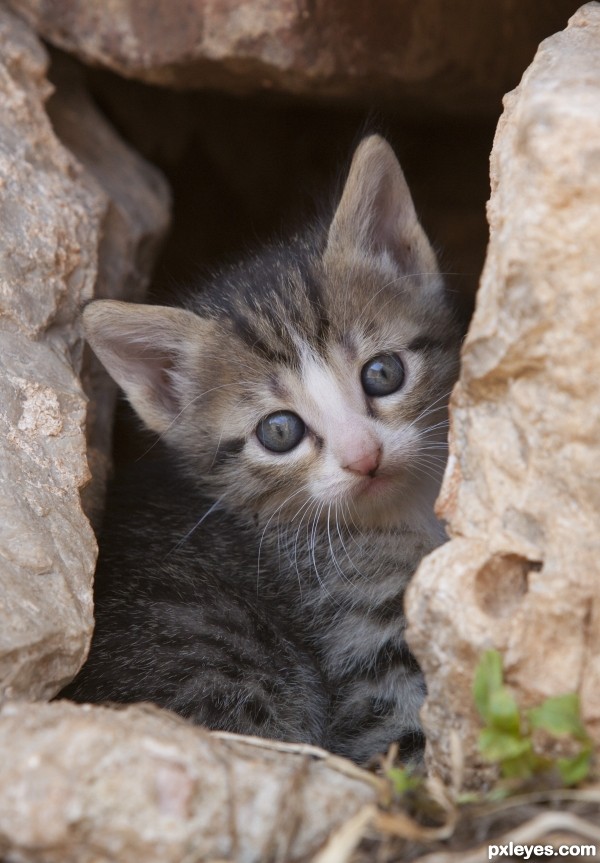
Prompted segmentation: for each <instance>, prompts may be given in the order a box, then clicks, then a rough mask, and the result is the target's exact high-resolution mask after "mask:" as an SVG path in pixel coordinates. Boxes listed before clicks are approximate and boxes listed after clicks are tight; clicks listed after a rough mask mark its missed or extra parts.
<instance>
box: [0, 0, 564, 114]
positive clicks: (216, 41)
mask: <svg viewBox="0 0 600 863" xmlns="http://www.w3.org/2000/svg"><path fill="white" fill-rule="evenodd" d="M10 5H11V6H12V7H13V9H15V10H16V11H18V12H19V13H20V14H22V15H23V16H24V17H25V18H26V19H27V20H28V21H29V22H30V23H31V25H32V26H33V27H34V28H35V29H36V30H37V31H38V32H39V33H40V34H41V35H42V36H44V38H46V39H48V40H49V41H50V42H52V43H53V44H55V45H56V46H58V47H61V48H64V49H66V50H67V51H71V52H73V53H75V54H76V55H77V56H78V57H79V58H80V59H82V60H84V61H85V62H88V63H92V64H100V65H102V66H105V67H107V68H109V69H112V70H114V71H116V72H119V73H120V74H122V75H125V76H128V77H133V78H139V79H141V80H144V81H147V82H149V83H153V84H163V85H168V86H176V87H200V88H204V89H205V88H213V89H222V90H227V91H232V92H237V93H240V92H254V91H257V90H268V89H275V90H278V91H283V92H288V93H296V94H301V95H316V96H319V97H334V98H349V99H351V100H357V99H360V100H362V101H363V102H365V101H367V102H369V104H370V103H371V102H372V101H373V100H375V101H379V102H382V101H383V102H387V103H388V104H393V105H395V106H396V108H397V106H398V103H399V102H401V101H403V102H404V103H405V104H407V103H410V104H411V105H412V106H413V107H415V108H416V109H417V110H418V111H419V112H421V113H422V112H423V109H424V108H428V109H431V108H434V109H435V110H441V111H443V112H444V113H447V112H448V111H451V112H460V113H465V112H468V113H472V112H473V111H480V112H484V113H488V112H489V111H490V106H492V107H491V110H492V111H493V112H494V113H495V110H496V104H498V103H499V101H500V97H501V96H502V94H503V93H505V92H506V90H507V89H509V88H510V87H512V86H514V83H515V82H516V80H518V76H519V75H520V73H521V71H522V70H523V69H524V67H525V65H526V64H527V63H528V62H529V60H530V58H531V56H532V54H533V52H534V50H535V48H536V46H537V44H538V42H539V41H540V39H542V38H543V37H544V36H546V35H548V34H550V33H552V32H554V31H555V30H557V29H558V28H559V27H562V26H564V23H565V21H566V19H567V17H568V15H569V14H571V13H572V12H574V11H575V9H576V8H577V3H576V2H575V0H554V2H553V3H552V4H550V5H549V4H544V5H540V4H539V3H538V2H536V0H527V2H521V3H520V4H518V8H516V7H515V4H514V3H513V2H512V0H495V2H494V3H493V4H489V3H484V4H477V3H473V2H472V0H461V2H459V3H453V4H449V3H445V2H444V0H386V2H379V3H376V4H374V3H372V2H369V0H344V2H342V0H336V2H328V3H310V2H308V0H302V2H298V0H251V2H245V3H243V4H240V3H238V2H234V0H216V2H210V3H209V2H207V0H159V2H154V3H152V4H151V6H150V5H144V4H139V3H137V2H135V0H113V2H111V3H110V4H104V5H103V4H98V3H81V2H79V0H61V3H60V4H59V5H56V4H52V3H48V2H46V0H10Z"/></svg>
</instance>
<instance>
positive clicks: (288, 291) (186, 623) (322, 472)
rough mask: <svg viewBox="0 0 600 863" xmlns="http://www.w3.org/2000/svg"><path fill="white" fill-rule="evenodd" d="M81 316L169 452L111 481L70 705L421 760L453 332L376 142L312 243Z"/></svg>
mask: <svg viewBox="0 0 600 863" xmlns="http://www.w3.org/2000/svg"><path fill="white" fill-rule="evenodd" d="M84 322H85V330H86V334H87V337H88V340H89V342H90V343H91V345H92V347H93V349H94V351H95V352H96V353H97V355H98V357H99V358H100V359H101V360H102V362H103V363H104V365H105V366H106V368H107V369H108V370H109V372H110V373H111V375H112V376H113V377H114V379H115V380H116V381H117V383H119V384H120V386H121V387H122V388H123V390H124V391H125V393H126V395H127V396H128V398H129V400H130V402H131V404H132V405H133V407H134V408H135V410H136V411H137V413H138V414H139V416H140V417H141V418H142V420H143V421H144V422H145V423H146V424H147V426H149V427H150V428H151V429H153V430H154V431H155V432H158V434H159V435H160V437H161V439H162V441H163V442H164V443H165V445H166V449H165V452H164V453H163V454H162V455H161V458H160V460H159V462H158V463H157V464H152V465H150V466H149V465H147V464H146V463H145V462H143V461H142V462H140V463H138V464H137V465H134V466H133V468H132V470H131V471H130V473H129V474H126V475H124V476H123V477H121V478H120V479H118V480H117V482H116V483H115V484H114V486H113V490H112V494H111V497H110V499H109V502H108V505H107V517H106V523H105V526H104V532H103V535H102V539H101V554H100V560H99V564H98V572H97V587H96V630H95V633H94V639H93V644H92V648H91V653H90V656H89V659H88V661H87V664H86V665H85V666H84V668H83V669H82V671H81V672H80V674H79V676H78V677H77V678H76V679H75V681H74V682H73V683H72V684H71V685H70V686H69V687H67V689H66V690H65V691H64V694H66V695H68V696H69V697H72V698H75V699H77V700H92V701H98V700H112V701H128V702H130V701H140V700H144V699H145V700H150V701H154V702H156V703H157V704H160V705H162V706H164V707H168V708H171V709H172V710H175V711H177V712H178V713H180V714H182V715H183V716H186V717H188V718H189V719H191V720H192V721H194V722H197V723H202V724H206V725H208V726H209V727H211V728H221V729H228V730H231V731H236V732H240V733H249V734H258V735H263V736H268V737H272V738H281V739H285V740H295V741H304V742H311V743H315V744H319V745H322V746H325V747H328V748H329V749H331V750H332V751H334V752H337V753H341V754H343V755H346V756H349V757H350V758H353V759H354V760H356V761H358V762H366V761H367V760H368V759H370V758H371V757H372V756H373V755H375V754H376V753H379V752H383V751H385V750H386V749H387V748H388V746H389V745H390V744H391V743H392V742H394V741H398V742H399V743H400V749H401V753H402V754H403V755H404V756H406V757H409V756H411V755H414V753H415V752H417V751H418V750H419V749H420V747H422V743H423V739H422V734H421V731H420V723H419V708H420V706H421V703H422V700H423V697H424V692H425V686H424V681H423V677H422V675H421V673H420V671H419V668H418V666H417V663H416V661H415V659H414V658H413V657H412V655H411V654H410V652H409V650H408V648H407V646H406V643H405V641H404V629H405V619H404V614H403V597H404V591H405V588H406V586H407V584H408V582H409V579H410V577H411V575H412V573H413V572H414V570H415V568H416V566H417V565H418V563H419V561H420V560H421V558H422V557H423V556H424V555H425V554H427V553H428V552H429V551H431V550H432V549H433V548H434V547H436V546H437V545H439V543H440V542H442V541H443V538H444V534H443V530H442V528H441V527H440V525H439V523H438V522H437V520H436V519H435V516H434V514H433V501H434V499H435V497H436V494H437V491H438V487H439V482H440V479H441V474H442V471H443V468H444V464H445V458H446V427H447V400H448V396H449V391H450V389H451V387H452V384H453V382H454V380H455V377H456V374H457V366H458V348H459V343H460V331H459V327H458V325H457V323H456V320H455V317H454V315H453V313H452V311H451V309H450V308H449V305H448V303H447V300H446V297H445V294H444V287H443V282H442V278H441V276H440V274H439V271H438V267H437V263H436V259H435V255H434V253H433V251H432V248H431V246H430V244H429V242H428V240H427V238H426V236H425V234H424V232H423V229H422V228H421V226H420V224H419V222H418V220H417V216H416V214H415V210H414V206H413V203H412V200H411V196H410V193H409V190H408V187H407V185H406V181H405V179H404V175H403V173H402V170H401V168H400V166H399V164H398V162H397V160H396V158H395V156H394V154H393V152H392V150H391V148H390V147H389V145H388V144H387V143H386V142H385V141H384V140H383V139H382V138H380V137H378V136H371V137H368V138H366V139H364V140H363V141H362V143H361V144H360V145H359V147H358V148H357V150H356V153H355V155H354V158H353V161H352V165H351V168H350V172H349V176H348V179H347V181H346V184H345V187H344V189H343V193H342V196H341V200H340V202H339V204H338V206H337V209H336V211H335V214H334V216H333V219H332V220H331V222H330V224H329V225H328V226H327V227H325V228H321V229H319V228H318V227H317V228H314V229H312V230H310V231H307V232H306V234H305V235H304V236H301V237H297V238H295V239H294V240H292V241H291V242H289V243H285V244H280V245H273V246H271V247H269V248H267V249H265V250H264V251H263V252H262V253H261V254H259V255H257V256H256V257H255V258H254V259H252V260H250V261H246V262H244V263H243V264H242V265H240V266H238V267H236V268H233V269H230V270H228V271H226V272H224V273H221V274H220V275H219V276H218V277H217V278H215V279H214V281H212V282H211V283H209V284H207V285H205V286H204V288H203V290H202V291H201V292H199V293H194V294H193V295H190V296H189V297H188V298H187V301H186V302H185V304H184V308H165V307H158V306H146V305H130V304H127V303H122V302H116V301H111V300H100V301H97V302H93V303H91V304H90V305H89V306H88V307H87V308H86V310H85V312H84Z"/></svg>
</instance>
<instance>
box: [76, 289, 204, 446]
mask: <svg viewBox="0 0 600 863" xmlns="http://www.w3.org/2000/svg"><path fill="white" fill-rule="evenodd" d="M83 325H84V330H85V334H86V336H87V339H88V341H89V343H90V345H91V346H92V348H93V349H94V353H95V354H96V355H97V356H98V358H99V359H100V360H101V361H102V363H103V365H104V366H105V368H106V369H107V371H108V372H109V373H110V375H111V377H113V378H114V380H115V381H116V382H117V383H118V384H119V386H120V387H121V388H122V389H123V390H124V391H125V394H126V395H127V397H128V399H129V401H130V402H131V404H132V405H133V407H134V408H135V410H136V411H137V412H138V414H139V415H140V417H141V418H142V419H143V420H144V422H145V423H146V424H147V425H148V426H149V427H150V428H151V429H153V430H154V431H157V432H159V433H163V432H165V431H166V430H167V429H168V428H169V426H170V425H171V424H172V422H173V420H174V419H175V418H176V417H177V416H178V415H179V413H180V412H181V411H182V410H183V408H184V406H185V404H186V403H187V401H186V400H189V397H190V396H189V389H190V386H189V379H190V374H189V371H190V369H192V368H193V366H194V357H195V356H197V354H198V348H199V346H200V345H201V344H202V343H203V342H204V340H205V337H206V335H207V333H206V329H207V328H210V327H211V324H210V322H209V321H206V320H204V319H202V318H199V317H198V316H197V315H195V314H193V312H188V311H185V310H184V309H172V308H167V307H165V306H148V305H136V304H134V303H122V302H118V301H117V300H96V301H95V302H93V303H90V304H89V305H88V306H86V308H85V310H84V312H83Z"/></svg>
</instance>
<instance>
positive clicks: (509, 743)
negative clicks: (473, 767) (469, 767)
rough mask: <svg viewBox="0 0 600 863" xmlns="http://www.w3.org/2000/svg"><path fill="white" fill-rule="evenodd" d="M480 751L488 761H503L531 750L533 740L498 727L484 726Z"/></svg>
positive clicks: (480, 735)
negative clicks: (508, 732) (499, 729)
mask: <svg viewBox="0 0 600 863" xmlns="http://www.w3.org/2000/svg"><path fill="white" fill-rule="evenodd" d="M479 751H480V752H481V754H482V755H483V757H484V758H485V759H486V761H491V762H497V761H499V762H502V761H505V760H507V759H511V758H518V757H519V756H521V755H523V754H524V753H526V752H529V751H531V740H528V739H524V738H521V737H518V736H516V735H514V734H507V733H506V732H504V731H498V730H497V729H496V728H484V729H483V731H481V733H480V734H479Z"/></svg>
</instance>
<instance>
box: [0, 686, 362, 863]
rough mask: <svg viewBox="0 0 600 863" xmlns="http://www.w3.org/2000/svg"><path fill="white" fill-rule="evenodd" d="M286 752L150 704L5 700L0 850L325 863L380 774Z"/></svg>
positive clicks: (133, 861)
mask: <svg viewBox="0 0 600 863" xmlns="http://www.w3.org/2000/svg"><path fill="white" fill-rule="evenodd" d="M274 747H275V748H269V744H268V743H267V742H266V741H259V740H254V742H252V739H250V742H247V741H246V740H245V739H244V738H237V739H236V738H235V737H234V736H233V735H213V734H209V733H208V732H205V731H203V730H202V729H199V728H195V727H193V726H191V725H189V724H187V723H185V722H184V721H183V720H181V719H179V718H178V717H176V716H174V715H173V714H170V713H167V712H166V711H159V710H157V709H156V708H152V707H150V706H145V705H144V706H137V707H129V708H126V709H123V710H112V709H110V708H103V707H91V706H80V705H75V704H71V703H69V702H66V701H62V702H55V703H53V704H44V705H41V704H39V705H16V704H11V705H7V706H5V708H4V710H3V711H2V712H1V713H0V751H1V752H2V753H3V756H2V780H3V781H2V786H1V787H0V855H2V856H3V857H4V855H8V854H11V855H13V856H11V857H10V859H18V860H20V861H22V863H29V861H31V863H34V861H35V863H37V861H40V860H43V861H44V863H92V861H93V863H96V861H105V860H118V861H119V863H139V861H141V860H143V861H144V863H170V861H172V863H181V861H184V860H190V861H191V860H234V859H235V860H237V861H240V863H252V861H256V863H264V861H266V860H286V861H289V863H292V861H294V860H308V859H313V855H314V854H316V852H317V851H318V849H320V848H321V847H322V846H323V844H324V843H325V842H326V840H327V837H328V836H329V835H330V834H331V833H332V832H334V831H335V829H336V828H337V827H339V826H340V825H342V824H344V823H346V822H347V821H348V819H350V818H351V817H352V816H354V815H356V814H357V813H359V812H360V811H363V810H365V808H366V807H370V806H371V805H372V804H373V803H374V801H375V799H376V797H377V780H376V779H375V778H374V777H373V776H372V775H371V774H368V773H366V772H364V771H359V770H358V768H356V767H354V766H353V765H352V764H351V763H350V762H347V761H345V760H344V759H340V758H333V757H326V753H324V752H322V751H321V750H317V749H315V748H314V747H306V748H305V749H304V750H302V748H301V747H296V748H295V747H293V746H291V745H286V744H280V745H277V744H274ZM366 811H367V813H368V808H367V810H366Z"/></svg>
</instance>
